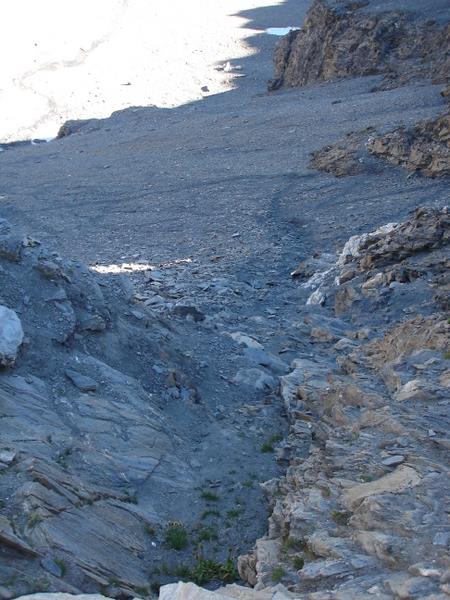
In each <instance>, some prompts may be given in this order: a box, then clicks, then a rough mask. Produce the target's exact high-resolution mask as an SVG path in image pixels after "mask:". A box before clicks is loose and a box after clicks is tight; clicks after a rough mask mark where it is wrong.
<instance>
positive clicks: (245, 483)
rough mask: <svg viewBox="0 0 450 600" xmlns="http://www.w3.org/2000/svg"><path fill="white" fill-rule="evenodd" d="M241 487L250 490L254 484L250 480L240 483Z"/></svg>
mask: <svg viewBox="0 0 450 600" xmlns="http://www.w3.org/2000/svg"><path fill="white" fill-rule="evenodd" d="M241 485H242V487H246V488H252V487H254V486H255V482H254V481H253V480H252V479H247V481H243V482H242V484H241Z"/></svg>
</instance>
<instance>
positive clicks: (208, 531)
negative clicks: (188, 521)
mask: <svg viewBox="0 0 450 600" xmlns="http://www.w3.org/2000/svg"><path fill="white" fill-rule="evenodd" d="M217 539H218V535H217V531H216V530H215V529H213V528H212V527H201V528H200V529H199V532H198V537H197V540H198V541H199V542H210V541H211V540H217Z"/></svg>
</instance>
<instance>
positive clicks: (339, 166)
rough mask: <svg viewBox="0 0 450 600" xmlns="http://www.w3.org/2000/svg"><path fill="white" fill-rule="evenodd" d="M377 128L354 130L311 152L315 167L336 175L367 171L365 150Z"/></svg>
mask: <svg viewBox="0 0 450 600" xmlns="http://www.w3.org/2000/svg"><path fill="white" fill-rule="evenodd" d="M374 133H375V130H374V129H373V127H368V128H367V129H365V130H363V131H352V132H351V133H348V134H347V135H346V136H345V137H344V138H343V139H341V140H338V141H337V142H335V143H334V144H330V145H328V146H325V147H324V148H320V149H319V150H316V151H315V152H313V153H312V154H311V163H310V166H311V167H312V168H313V169H317V170H319V171H324V172H325V173H332V174H333V175H335V176H336V177H344V176H348V175H359V174H361V173H365V172H367V170H368V168H369V166H368V162H369V161H368V160H367V152H365V149H366V144H367V142H368V141H369V140H370V139H371V138H372V137H373V135H374Z"/></svg>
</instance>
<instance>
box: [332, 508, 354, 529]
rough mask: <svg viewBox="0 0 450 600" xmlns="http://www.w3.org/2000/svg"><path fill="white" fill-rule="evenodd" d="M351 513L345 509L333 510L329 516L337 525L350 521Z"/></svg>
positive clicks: (346, 523)
mask: <svg viewBox="0 0 450 600" xmlns="http://www.w3.org/2000/svg"><path fill="white" fill-rule="evenodd" d="M350 517H351V513H349V512H347V511H345V510H333V512H332V513H331V518H332V519H333V521H334V522H335V523H336V524H337V525H343V526H344V525H348V522H349V521H350Z"/></svg>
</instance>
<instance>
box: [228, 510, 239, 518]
mask: <svg viewBox="0 0 450 600" xmlns="http://www.w3.org/2000/svg"><path fill="white" fill-rule="evenodd" d="M241 512H242V510H241V509H240V508H232V509H231V510H229V511H227V517H228V518H229V519H237V518H238V517H239V516H240V514H241Z"/></svg>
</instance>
